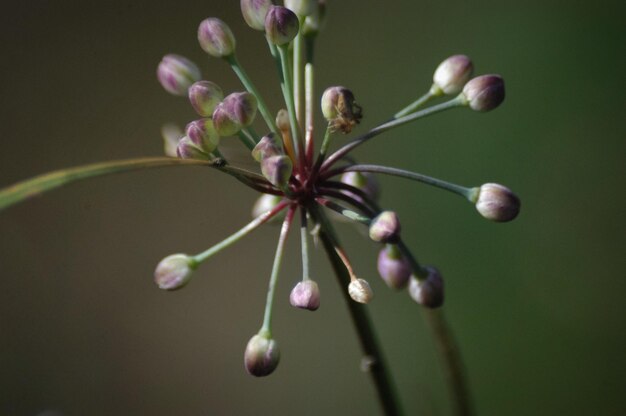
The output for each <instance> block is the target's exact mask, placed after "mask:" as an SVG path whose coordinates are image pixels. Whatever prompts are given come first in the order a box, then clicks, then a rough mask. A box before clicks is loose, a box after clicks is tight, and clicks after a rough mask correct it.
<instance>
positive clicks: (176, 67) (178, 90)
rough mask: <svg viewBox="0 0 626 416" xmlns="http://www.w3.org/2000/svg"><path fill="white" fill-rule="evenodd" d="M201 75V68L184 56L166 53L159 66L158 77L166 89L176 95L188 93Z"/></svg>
mask: <svg viewBox="0 0 626 416" xmlns="http://www.w3.org/2000/svg"><path fill="white" fill-rule="evenodd" d="M200 77H201V74H200V69H198V67H197V66H196V64H194V63H193V62H191V61H190V60H189V59H187V58H185V57H184V56H180V55H174V54H169V55H165V56H164V57H163V59H162V60H161V62H160V63H159V66H158V68H157V78H158V79H159V82H160V83H161V85H162V86H163V88H165V90H166V91H167V92H169V93H171V94H174V95H187V90H188V89H189V87H190V86H191V84H193V83H194V82H196V81H198V80H199V79H200Z"/></svg>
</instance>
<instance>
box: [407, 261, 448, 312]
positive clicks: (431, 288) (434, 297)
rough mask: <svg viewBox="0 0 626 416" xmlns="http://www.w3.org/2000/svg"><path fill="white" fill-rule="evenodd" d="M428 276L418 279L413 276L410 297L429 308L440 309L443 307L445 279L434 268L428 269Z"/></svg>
mask: <svg viewBox="0 0 626 416" xmlns="http://www.w3.org/2000/svg"><path fill="white" fill-rule="evenodd" d="M426 270H427V271H428V276H427V277H426V278H425V279H421V280H420V279H417V278H416V277H415V276H411V279H410V281H409V295H410V296H411V298H413V300H414V301H415V302H417V303H419V304H420V305H423V306H426V307H427V308H438V307H439V306H441V305H443V279H442V278H441V273H439V270H437V269H436V268H434V267H426Z"/></svg>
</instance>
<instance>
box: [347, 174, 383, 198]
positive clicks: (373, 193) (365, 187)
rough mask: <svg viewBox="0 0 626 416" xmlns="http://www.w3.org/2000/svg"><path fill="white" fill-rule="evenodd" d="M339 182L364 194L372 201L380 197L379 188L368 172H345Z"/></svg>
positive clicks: (374, 178) (373, 177)
mask: <svg viewBox="0 0 626 416" xmlns="http://www.w3.org/2000/svg"><path fill="white" fill-rule="evenodd" d="M341 182H343V183H345V184H346V185H351V186H354V187H355V188H359V189H360V190H361V191H363V192H365V193H366V194H367V196H368V197H369V198H370V199H371V200H372V201H377V200H378V198H379V197H380V186H379V185H378V181H377V180H376V177H375V176H374V175H373V174H371V173H369V172H346V173H344V174H343V175H341Z"/></svg>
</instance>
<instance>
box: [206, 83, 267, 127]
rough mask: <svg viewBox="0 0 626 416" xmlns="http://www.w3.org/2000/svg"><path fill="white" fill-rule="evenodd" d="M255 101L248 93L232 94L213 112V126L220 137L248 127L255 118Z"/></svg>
mask: <svg viewBox="0 0 626 416" xmlns="http://www.w3.org/2000/svg"><path fill="white" fill-rule="evenodd" d="M256 110H257V100H256V98H255V96H254V95H252V94H250V93H249V92H234V93H232V94H230V95H228V96H227V97H226V98H224V101H222V102H221V103H219V104H218V105H217V107H216V108H215V111H213V124H214V125H215V129H216V130H217V132H218V134H219V135H220V136H232V135H234V134H237V133H238V132H239V131H240V130H241V129H242V128H243V127H246V126H249V125H250V124H251V123H252V122H253V121H254V117H255V116H256Z"/></svg>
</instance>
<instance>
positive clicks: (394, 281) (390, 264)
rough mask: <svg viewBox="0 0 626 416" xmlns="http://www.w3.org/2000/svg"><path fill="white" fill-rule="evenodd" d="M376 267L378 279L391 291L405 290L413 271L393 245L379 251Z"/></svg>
mask: <svg viewBox="0 0 626 416" xmlns="http://www.w3.org/2000/svg"><path fill="white" fill-rule="evenodd" d="M377 266H378V273H379V274H380V277H382V278H383V280H384V281H385V283H387V286H389V287H390V288H393V289H403V288H405V287H406V285H407V284H408V283H409V277H411V273H412V271H413V269H412V268H411V264H410V263H409V261H408V259H407V258H406V257H404V256H403V255H402V253H400V250H398V248H397V247H395V246H393V245H388V246H386V247H385V248H383V249H382V250H380V253H379V254H378V263H377Z"/></svg>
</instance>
